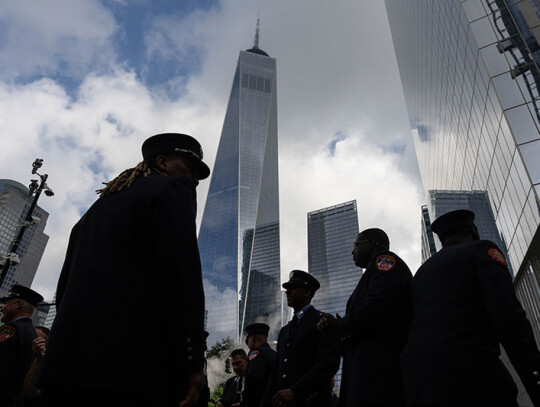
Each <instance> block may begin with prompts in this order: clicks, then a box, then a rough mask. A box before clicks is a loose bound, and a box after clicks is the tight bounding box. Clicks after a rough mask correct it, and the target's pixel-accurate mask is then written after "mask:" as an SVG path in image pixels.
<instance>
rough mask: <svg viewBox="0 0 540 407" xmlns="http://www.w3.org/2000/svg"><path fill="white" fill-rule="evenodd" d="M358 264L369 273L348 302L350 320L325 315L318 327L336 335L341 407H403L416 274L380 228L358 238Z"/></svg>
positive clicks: (366, 273) (353, 253) (346, 315)
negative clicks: (403, 365) (403, 358)
mask: <svg viewBox="0 0 540 407" xmlns="http://www.w3.org/2000/svg"><path fill="white" fill-rule="evenodd" d="M352 255H353V261H354V264H355V265H356V266H358V267H362V268H365V271H364V274H363V275H362V277H361V278H360V281H359V282H358V285H357V286H356V288H355V289H354V291H353V293H352V295H351V297H350V298H349V300H348V301H347V308H346V313H345V317H344V318H341V319H336V318H334V317H333V316H332V315H329V314H324V315H323V317H322V318H321V320H320V322H319V328H320V329H322V330H323V331H324V332H327V333H328V334H330V335H337V336H338V337H339V339H340V343H341V354H342V356H343V369H342V375H341V387H340V394H339V405H340V406H347V407H348V406H351V407H353V406H354V407H357V406H381V405H384V406H403V405H404V404H405V401H404V397H403V382H402V379H401V371H400V367H399V355H400V354H401V352H402V350H403V347H404V346H405V342H406V339H407V331H408V328H409V322H410V316H411V315H410V314H411V295H410V282H411V279H412V274H411V271H410V270H409V267H407V264H405V262H404V261H403V260H402V259H401V258H400V257H399V256H398V255H397V254H395V253H394V252H391V251H390V241H389V239H388V235H387V234H386V233H385V232H384V231H383V230H381V229H377V228H372V229H366V230H364V231H362V232H361V233H359V234H358V235H357V237H356V240H355V242H354V249H353V251H352Z"/></svg>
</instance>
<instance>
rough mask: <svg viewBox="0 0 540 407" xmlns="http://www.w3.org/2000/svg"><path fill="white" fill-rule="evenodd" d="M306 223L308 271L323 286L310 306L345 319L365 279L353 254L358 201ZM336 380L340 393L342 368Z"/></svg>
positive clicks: (333, 208) (332, 208) (314, 216)
mask: <svg viewBox="0 0 540 407" xmlns="http://www.w3.org/2000/svg"><path fill="white" fill-rule="evenodd" d="M307 220H308V270H309V273H310V274H312V275H313V276H314V277H315V278H316V279H317V280H319V282H320V283H321V288H320V289H319V290H318V291H317V293H316V294H315V297H313V300H312V301H311V303H312V304H313V306H314V307H315V308H317V309H318V310H320V311H323V312H328V313H330V314H332V315H336V314H339V315H341V316H344V315H345V308H346V306H347V300H348V299H349V297H350V296H351V294H352V293H353V291H354V289H355V288H356V286H357V284H358V281H359V280H360V277H362V269H361V268H358V267H356V265H355V264H354V262H353V259H352V254H351V252H352V249H353V247H354V241H355V239H356V235H358V233H359V230H358V212H357V209H356V201H349V202H344V203H342V204H339V205H334V206H330V207H328V208H324V209H319V210H317V211H313V212H309V213H308V216H307ZM335 378H336V389H337V391H339V387H340V385H341V366H340V368H339V370H338V372H337V373H336V375H335Z"/></svg>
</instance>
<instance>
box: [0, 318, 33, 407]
mask: <svg viewBox="0 0 540 407" xmlns="http://www.w3.org/2000/svg"><path fill="white" fill-rule="evenodd" d="M36 337H37V334H36V330H35V329H34V325H32V319H30V317H21V318H17V319H15V320H14V321H11V322H9V323H7V324H5V325H2V326H1V327H0V407H11V406H20V405H22V391H23V383H24V377H25V376H26V372H27V371H28V369H29V368H30V365H31V364H32V359H33V356H34V354H33V352H32V342H33V340H34V339H36Z"/></svg>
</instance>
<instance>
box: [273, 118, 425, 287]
mask: <svg viewBox="0 0 540 407" xmlns="http://www.w3.org/2000/svg"><path fill="white" fill-rule="evenodd" d="M332 137H333V135H332V134H329V135H328V140H329V141H330V140H331V139H332ZM281 153H282V154H281V156H280V201H281V202H280V205H281V207H280V210H281V219H280V220H281V225H282V229H281V256H282V279H285V278H286V275H287V274H288V272H289V271H290V270H292V269H295V268H300V269H305V270H307V256H306V251H307V213H308V212H310V211H314V210H317V209H322V208H325V207H328V206H332V205H335V204H338V203H342V202H346V201H350V200H353V199H356V200H357V208H358V218H359V222H358V223H359V228H360V230H363V229H367V228H370V227H379V228H382V229H384V230H385V231H387V233H388V234H389V237H390V242H391V247H392V250H393V251H395V252H396V253H398V254H399V255H400V256H401V257H403V258H404V260H405V261H406V262H408V264H409V266H410V268H411V269H412V270H413V271H414V270H416V268H417V267H418V266H419V252H420V228H419V226H418V222H419V219H420V202H421V199H422V193H421V190H420V188H419V186H418V184H417V180H416V179H415V178H411V177H409V176H408V174H407V173H405V172H403V171H402V170H401V168H400V159H401V157H400V155H397V154H386V153H385V152H384V151H383V150H382V149H381V148H380V147H378V146H377V145H376V144H375V143H374V142H373V141H372V140H369V139H367V138H366V136H365V135H364V134H363V133H362V132H361V131H359V130H355V129H350V130H349V132H348V133H347V136H346V138H344V139H343V140H341V141H338V142H337V143H336V145H335V151H334V154H333V155H332V154H331V153H330V151H328V149H326V148H322V147H321V148H319V149H318V150H317V151H315V152H313V153H311V154H308V155H297V154H295V153H289V152H287V151H284V152H283V151H282V152H281ZM354 237H355V236H351V242H352V241H354Z"/></svg>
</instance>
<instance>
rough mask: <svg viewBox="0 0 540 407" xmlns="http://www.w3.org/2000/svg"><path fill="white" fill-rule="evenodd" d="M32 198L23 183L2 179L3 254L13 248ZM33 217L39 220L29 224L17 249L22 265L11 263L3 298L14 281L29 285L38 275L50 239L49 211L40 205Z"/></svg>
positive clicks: (0, 227)
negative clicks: (46, 232)
mask: <svg viewBox="0 0 540 407" xmlns="http://www.w3.org/2000/svg"><path fill="white" fill-rule="evenodd" d="M32 200H33V197H31V196H29V190H28V188H27V187H25V186H24V185H22V184H21V183H19V182H17V181H13V180H9V179H2V180H0V255H1V256H3V257H5V256H6V255H8V253H9V252H10V250H11V244H12V243H13V240H14V239H15V237H16V236H17V234H18V233H19V230H20V228H21V226H22V222H24V220H25V219H26V215H27V213H28V210H29V209H30V206H31V204H32ZM33 216H35V217H36V218H39V222H37V223H34V224H32V225H29V226H28V228H27V229H26V232H25V234H24V236H23V239H22V241H21V243H20V245H19V249H18V250H17V254H18V256H19V258H20V259H21V263H20V264H19V265H16V266H15V265H13V264H12V265H11V267H10V269H9V270H8V273H7V275H6V279H5V281H4V284H2V287H0V297H3V296H4V295H5V294H7V292H8V291H9V289H10V288H11V286H12V285H13V284H20V285H23V286H25V287H30V286H31V285H32V281H33V280H34V276H35V275H36V271H37V268H38V266H39V262H40V261H41V257H42V256H43V252H44V251H45V246H47V242H48V241H49V236H47V235H46V234H45V233H44V230H45V225H46V224H47V218H48V217H49V213H48V212H47V211H45V210H44V209H42V208H41V207H39V206H36V208H35V209H34V213H33Z"/></svg>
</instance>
